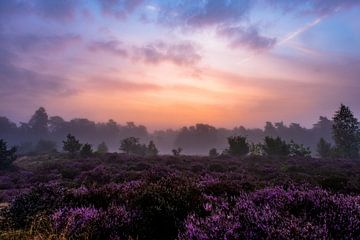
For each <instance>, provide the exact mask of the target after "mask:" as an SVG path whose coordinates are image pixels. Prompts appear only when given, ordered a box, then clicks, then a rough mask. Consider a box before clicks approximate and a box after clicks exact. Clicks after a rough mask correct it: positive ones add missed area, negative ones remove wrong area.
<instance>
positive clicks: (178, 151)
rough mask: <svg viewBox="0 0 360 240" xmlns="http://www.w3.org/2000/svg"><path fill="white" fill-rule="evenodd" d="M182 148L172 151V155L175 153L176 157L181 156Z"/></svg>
mask: <svg viewBox="0 0 360 240" xmlns="http://www.w3.org/2000/svg"><path fill="white" fill-rule="evenodd" d="M182 150H183V149H182V148H181V147H178V148H176V149H173V150H171V151H172V153H173V155H174V156H177V157H178V156H180V154H181V152H182Z"/></svg>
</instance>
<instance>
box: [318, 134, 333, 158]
mask: <svg viewBox="0 0 360 240" xmlns="http://www.w3.org/2000/svg"><path fill="white" fill-rule="evenodd" d="M317 153H318V154H319V156H320V157H322V158H330V157H331V156H332V147H331V143H328V142H326V141H325V139H323V138H320V141H319V143H318V144H317Z"/></svg>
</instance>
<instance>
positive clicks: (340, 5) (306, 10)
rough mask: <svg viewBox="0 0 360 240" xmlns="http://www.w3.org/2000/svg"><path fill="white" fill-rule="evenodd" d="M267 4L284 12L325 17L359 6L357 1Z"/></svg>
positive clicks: (272, 0)
mask: <svg viewBox="0 0 360 240" xmlns="http://www.w3.org/2000/svg"><path fill="white" fill-rule="evenodd" d="M268 3H269V4H270V5H271V6H272V7H275V8H279V9H281V10H283V11H284V12H296V13H300V14H315V15H327V14H331V13H334V12H336V11H338V10H340V9H345V8H351V7H354V6H356V5H360V1H358V0H303V1H298V0H269V1H268Z"/></svg>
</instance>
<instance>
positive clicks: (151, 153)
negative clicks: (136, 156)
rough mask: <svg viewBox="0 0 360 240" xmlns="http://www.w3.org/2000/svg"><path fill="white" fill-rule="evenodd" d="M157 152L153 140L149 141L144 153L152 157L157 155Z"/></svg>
mask: <svg viewBox="0 0 360 240" xmlns="http://www.w3.org/2000/svg"><path fill="white" fill-rule="evenodd" d="M158 153H159V151H158V149H157V148H156V146H155V143H154V142H153V141H150V142H149V145H148V146H147V149H146V155H147V156H150V157H153V156H157V155H158Z"/></svg>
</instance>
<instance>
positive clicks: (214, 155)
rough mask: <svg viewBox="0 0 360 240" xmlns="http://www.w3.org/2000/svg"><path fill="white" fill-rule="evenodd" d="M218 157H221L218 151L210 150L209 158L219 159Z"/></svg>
mask: <svg viewBox="0 0 360 240" xmlns="http://www.w3.org/2000/svg"><path fill="white" fill-rule="evenodd" d="M217 156H219V153H218V151H217V150H216V148H212V149H210V151H209V157H212V158H215V157H217Z"/></svg>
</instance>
